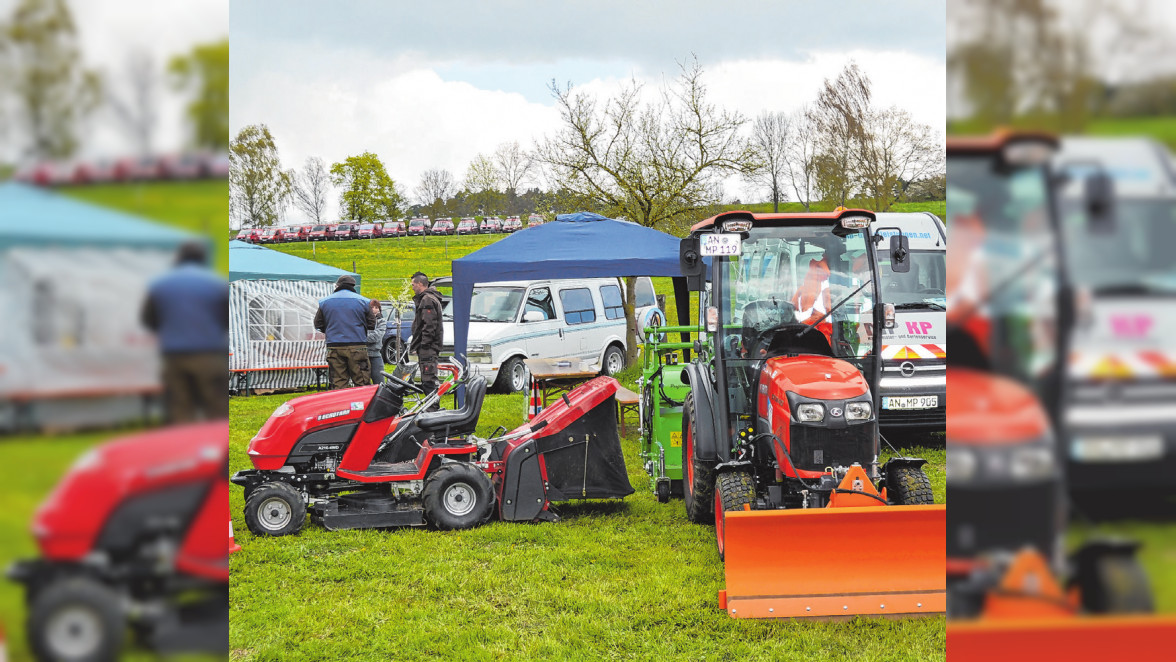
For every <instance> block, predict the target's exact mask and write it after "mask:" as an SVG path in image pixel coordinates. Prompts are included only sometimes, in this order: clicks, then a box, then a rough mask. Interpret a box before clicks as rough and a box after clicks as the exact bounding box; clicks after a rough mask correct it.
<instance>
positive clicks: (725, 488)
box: [715, 471, 755, 561]
mask: <svg viewBox="0 0 1176 662" xmlns="http://www.w3.org/2000/svg"><path fill="white" fill-rule="evenodd" d="M754 503H755V479H754V478H752V475H751V473H750V472H747V471H726V472H724V473H721V474H719V477H718V479H717V480H716V481H715V543H716V544H717V545H718V548H719V560H720V561H722V560H723V559H724V558H725V556H726V553H727V549H726V546H727V513H729V512H731V511H735V510H743V507H744V506H750V505H752V504H754Z"/></svg>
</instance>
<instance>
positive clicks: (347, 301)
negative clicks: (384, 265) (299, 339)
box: [314, 276, 376, 388]
mask: <svg viewBox="0 0 1176 662" xmlns="http://www.w3.org/2000/svg"><path fill="white" fill-rule="evenodd" d="M370 303H371V302H370V300H369V299H367V298H366V297H363V296H360V295H359V294H358V293H357V292H356V291H355V277H354V276H339V280H337V281H335V292H334V294H332V295H331V296H329V297H327V298H325V299H322V300H320V301H319V309H318V312H317V313H315V316H314V328H316V329H318V330H319V331H322V332H323V333H325V334H326V335H327V367H328V368H329V371H330V376H331V388H347V383H348V381H350V382H351V383H352V384H354V385H355V386H366V385H368V384H371V383H372V375H371V363H369V361H368V351H367V332H368V331H370V330H371V329H374V328H376V315H375V313H373V312H372V309H371V306H370Z"/></svg>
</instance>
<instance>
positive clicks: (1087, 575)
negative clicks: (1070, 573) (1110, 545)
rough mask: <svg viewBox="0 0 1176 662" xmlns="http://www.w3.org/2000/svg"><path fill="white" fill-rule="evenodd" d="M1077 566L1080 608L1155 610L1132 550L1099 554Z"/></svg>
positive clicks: (1129, 611) (1116, 611)
mask: <svg viewBox="0 0 1176 662" xmlns="http://www.w3.org/2000/svg"><path fill="white" fill-rule="evenodd" d="M1087 566H1088V567H1085V568H1080V569H1079V573H1078V577H1079V581H1078V588H1079V592H1080V593H1081V595H1082V609H1083V610H1084V611H1086V612H1087V613H1091V614H1148V613H1151V612H1153V611H1155V599H1154V597H1153V596H1152V591H1151V584H1150V583H1149V582H1148V579H1147V575H1146V574H1145V573H1144V571H1143V566H1141V565H1140V564H1139V561H1138V560H1137V559H1136V558H1135V555H1134V554H1102V555H1099V556H1098V557H1097V558H1094V559H1092V560H1090V561H1087Z"/></svg>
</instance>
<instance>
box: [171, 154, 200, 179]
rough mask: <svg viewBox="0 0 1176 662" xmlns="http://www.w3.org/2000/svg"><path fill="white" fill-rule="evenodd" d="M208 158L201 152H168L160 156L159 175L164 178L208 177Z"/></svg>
mask: <svg viewBox="0 0 1176 662" xmlns="http://www.w3.org/2000/svg"><path fill="white" fill-rule="evenodd" d="M210 167H211V166H210V164H209V163H208V159H207V158H206V157H204V156H203V155H201V154H192V153H188V154H168V155H166V156H162V157H160V158H159V164H158V168H159V176H160V177H161V178H163V179H200V178H204V177H208V175H209V171H210Z"/></svg>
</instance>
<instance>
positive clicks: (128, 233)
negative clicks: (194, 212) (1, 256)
mask: <svg viewBox="0 0 1176 662" xmlns="http://www.w3.org/2000/svg"><path fill="white" fill-rule="evenodd" d="M197 238H198V237H196V236H195V235H192V234H189V233H187V232H183V231H181V230H176V229H174V228H169V227H167V226H165V225H160V224H159V223H156V222H153V221H149V220H146V219H143V218H140V217H138V216H134V215H132V214H127V213H124V212H120V211H116V210H113V209H107V208H105V207H99V206H97V205H92V204H90V203H88V202H83V201H81V200H75V199H73V198H71V197H69V196H66V195H61V194H59V193H53V192H52V191H46V190H44V189H40V188H37V187H35V186H29V185H28V184H22V183H20V182H4V183H0V246H16V245H37V246H142V247H153V248H162V249H167V250H170V249H174V248H176V247H178V246H179V245H180V244H182V243H184V242H185V241H189V240H192V239H197Z"/></svg>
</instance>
